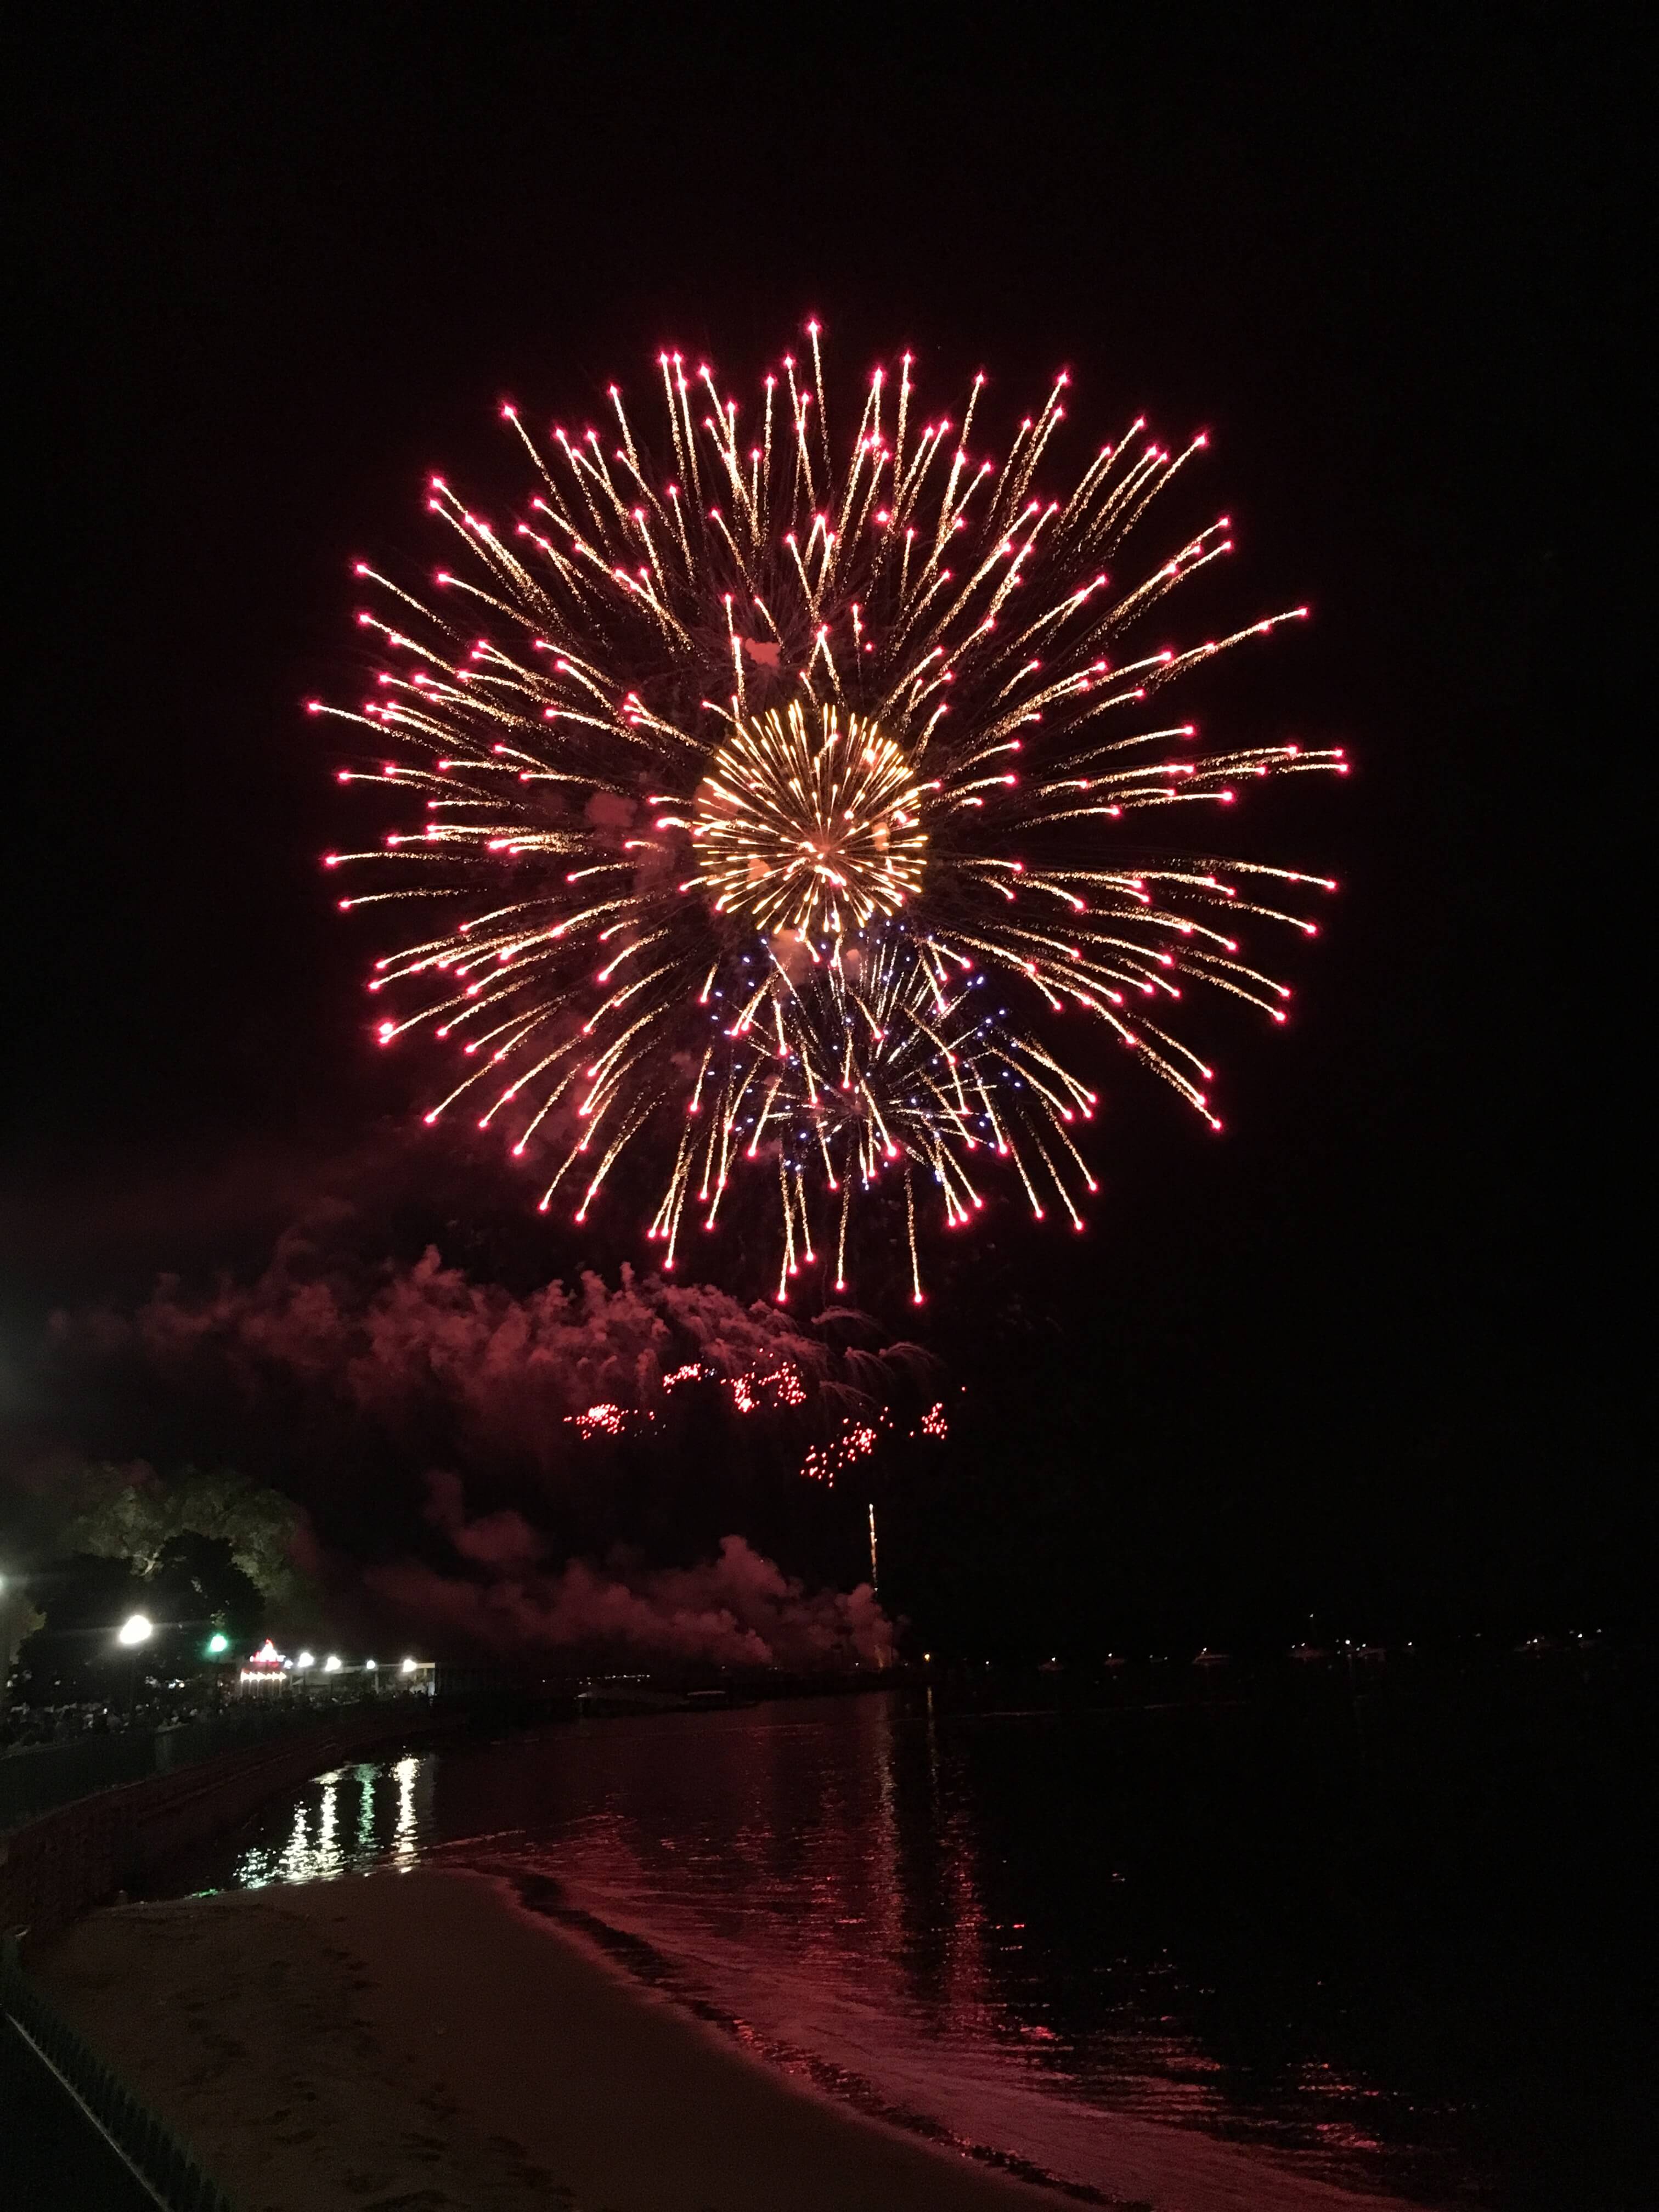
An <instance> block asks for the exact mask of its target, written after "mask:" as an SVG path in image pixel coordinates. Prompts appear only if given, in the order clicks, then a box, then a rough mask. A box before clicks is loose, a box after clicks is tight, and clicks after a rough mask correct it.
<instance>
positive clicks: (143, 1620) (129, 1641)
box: [115, 1613, 155, 1651]
mask: <svg viewBox="0 0 1659 2212" xmlns="http://www.w3.org/2000/svg"><path fill="white" fill-rule="evenodd" d="M154 1635H155V1622H154V1621H153V1620H151V1619H150V1617H149V1614H148V1613H129V1614H128V1615H127V1617H126V1619H125V1620H124V1621H123V1622H122V1623H121V1626H119V1628H118V1629H117V1630H116V1632H115V1640H116V1642H117V1643H118V1644H125V1647H126V1649H127V1650H129V1651H136V1650H137V1648H138V1646H139V1645H140V1644H148V1643H149V1639H150V1638H151V1637H152V1636H154Z"/></svg>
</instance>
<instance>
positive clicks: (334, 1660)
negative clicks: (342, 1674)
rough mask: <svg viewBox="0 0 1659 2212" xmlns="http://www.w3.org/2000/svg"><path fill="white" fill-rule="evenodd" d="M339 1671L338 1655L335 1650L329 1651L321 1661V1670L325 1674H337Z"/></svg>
mask: <svg viewBox="0 0 1659 2212" xmlns="http://www.w3.org/2000/svg"><path fill="white" fill-rule="evenodd" d="M339 1671H340V1655H339V1653H338V1652H337V1651H331V1652H330V1653H329V1655H328V1656H327V1658H326V1659H325V1660H324V1662H323V1672H324V1674H338V1673H339Z"/></svg>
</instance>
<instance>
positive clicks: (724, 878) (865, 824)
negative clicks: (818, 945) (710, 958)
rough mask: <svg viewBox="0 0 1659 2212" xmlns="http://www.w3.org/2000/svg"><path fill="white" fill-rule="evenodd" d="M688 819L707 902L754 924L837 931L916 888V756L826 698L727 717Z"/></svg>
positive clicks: (809, 933)
mask: <svg viewBox="0 0 1659 2212" xmlns="http://www.w3.org/2000/svg"><path fill="white" fill-rule="evenodd" d="M690 829H691V836H692V840H693V842H694V843H695V845H696V852H697V858H698V860H699V861H700V863H701V864H702V876H701V881H702V884H703V886H704V888H705V889H706V890H708V895H709V896H710V898H711V899H712V901H713V902H714V909H715V911H716V912H717V913H720V914H732V915H743V916H744V918H745V919H746V920H748V921H752V922H753V923H754V925H755V927H757V929H761V930H763V931H769V932H780V931H791V932H793V933H796V934H798V935H799V936H802V937H806V938H811V939H822V938H825V937H840V936H842V935H844V934H846V933H848V932H850V931H856V930H861V929H864V928H866V927H868V926H869V925H870V923H871V922H872V921H879V920H881V919H882V918H883V917H884V916H885V915H891V914H894V913H896V911H897V910H898V908H900V907H901V906H902V905H903V904H904V902H905V901H906V900H907V899H911V898H914V897H915V895H916V893H917V892H918V891H919V890H921V880H922V871H923V866H924V863H925V860H926V857H927V833H926V831H925V830H924V829H923V828H922V787H921V781H920V779H919V777H918V775H917V773H916V769H915V763H914V762H913V760H912V759H911V757H910V755H909V754H908V752H907V751H906V750H904V748H903V747H902V745H899V744H895V743H894V741H893V739H892V738H889V737H888V736H886V735H885V734H884V732H882V731H881V730H880V729H879V728H878V726H876V724H875V723H874V722H873V721H872V720H868V719H866V718H865V717H862V716H860V715H858V714H842V712H841V711H840V710H839V709H838V708H834V707H825V708H822V709H821V710H820V711H819V713H818V714H817V716H816V717H814V718H813V719H812V720H808V717H807V714H805V711H803V709H802V708H800V707H799V706H792V707H790V708H788V709H787V712H786V713H783V714H780V713H778V712H777V711H776V710H775V709H773V710H771V711H769V712H768V713H766V714H757V715H753V716H751V717H750V719H749V720H746V721H744V722H742V723H740V724H738V725H737V726H734V727H733V728H732V730H731V731H730V732H729V733H728V735H727V736H726V738H725V740H724V741H723V742H722V744H720V748H719V750H717V751H716V752H715V753H714V757H712V759H711V760H710V762H709V763H708V772H707V774H706V775H705V776H704V777H703V780H702V782H701V783H700V784H699V785H698V787H697V793H696V799H695V801H694V803H693V807H692V817H691V823H690Z"/></svg>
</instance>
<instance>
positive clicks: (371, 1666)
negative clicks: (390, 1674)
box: [363, 1659, 377, 1674]
mask: <svg viewBox="0 0 1659 2212" xmlns="http://www.w3.org/2000/svg"><path fill="white" fill-rule="evenodd" d="M363 1665H364V1667H365V1668H367V1669H368V1672H369V1673H370V1674H374V1673H375V1672H376V1671H377V1670H376V1668H375V1664H374V1661H373V1660H372V1659H365V1660H364V1662H363Z"/></svg>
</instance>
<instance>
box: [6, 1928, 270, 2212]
mask: <svg viewBox="0 0 1659 2212" xmlns="http://www.w3.org/2000/svg"><path fill="white" fill-rule="evenodd" d="M0 2014H3V2015H4V2016H5V2018H6V2020H7V2021H9V2022H10V2024H11V2026H12V2027H14V2028H15V2030H16V2032H17V2033H18V2035H19V2036H20V2037H21V2039H22V2041H23V2042H24V2044H25V2045H27V2048H28V2049H29V2050H30V2051H32V2052H33V2055H34V2057H35V2058H36V2059H37V2060H38V2061H39V2062H40V2064H41V2065H43V2066H44V2067H46V2069H47V2070H48V2071H49V2072H50V2073H51V2074H52V2075H54V2076H55V2078H56V2079H57V2081H58V2082H59V2083H60V2084H61V2085H62V2087H64V2089H65V2090H67V2091H68V2093H69V2094H70V2096H71V2097H72V2098H73V2099H74V2100H75V2102H76V2105H77V2106H79V2107H80V2109H81V2111H82V2112H83V2113H84V2114H85V2115H86V2117H87V2118H88V2120H89V2121H90V2122H91V2123H92V2124H93V2125H94V2127H96V2128H97V2129H98V2130H99V2132H100V2134H101V2135H102V2136H103V2137H104V2138H105V2140H106V2142H108V2143H109V2144H110V2145H111V2146H112V2148H113V2149H114V2150H115V2151H116V2152H117V2154H118V2155H119V2156H120V2158H121V2159H122V2160H123V2161H124V2162H125V2164H126V2165H127V2166H129V2167H130V2168H131V2171H132V2172H133V2173H134V2174H135V2175H136V2176H137V2179H138V2180H139V2181H140V2182H141V2183H142V2184H143V2186H144V2188H145V2189H146V2190H147V2191H149V2195H150V2196H151V2197H153V2198H154V2199H155V2203H157V2204H158V2205H160V2206H161V2207H162V2208H163V2212H233V2208H232V2206H231V2203H230V2199H229V2198H228V2197H227V2196H226V2195H225V2193H224V2191H223V2190H222V2189H221V2188H220V2187H219V2185H218V2184H217V2183H216V2182H215V2181H214V2180H213V2179H211V2178H210V2176H209V2175H208V2174H207V2173H206V2172H204V2169H203V2167H202V2165H201V2163H200V2161H199V2160H197V2157H196V2155H195V2154H194V2153H193V2152H192V2151H191V2150H190V2149H188V2148H186V2146H185V2144H183V2143H182V2142H179V2138H178V2137H177V2136H175V2135H174V2134H173V2132H172V2130H170V2129H169V2128H168V2127H167V2126H166V2125H165V2124H164V2123H163V2122H162V2121H161V2120H159V2119H158V2118H156V2116H155V2113H154V2112H151V2111H150V2110H149V2106H147V2105H144V2104H143V2103H141V2102H140V2100H138V2099H137V2097H135V2096H134V2095H133V2093H132V2092H131V2089H129V2088H128V2087H127V2086H126V2084H125V2082H124V2081H122V2080H121V2079H120V2077H119V2075H117V2074H115V2073H114V2072H112V2069H110V2068H109V2067H108V2066H106V2064H105V2063H104V2061H103V2060H102V2059H101V2058H100V2057H98V2055H97V2053H96V2052H95V2051H91V2050H89V2049H88V2046H87V2045H85V2044H84V2043H82V2040H81V2039H80V2037H79V2036H78V2035H77V2034H76V2033H75V2030H74V2029H73V2028H72V2027H70V2026H69V2024H68V2023H67V2021H63V2020H60V2019H59V2018H58V2015H57V2014H56V2013H55V2012H54V2011H53V2010H52V2007H51V2006H50V2005H49V2004H48V2003H47V2002H46V1999H45V1998H44V1997H43V1996H41V1994H40V1990H37V1989H36V1988H35V1986H34V1984H33V1982H31V1981H30V1980H29V1978H28V1977H27V1974H26V1973H25V1972H23V1969H22V1966H21V1964H20V1963H19V1960H18V1956H17V1942H16V1938H15V1936H6V1937H5V1939H4V1942H3V1947H0Z"/></svg>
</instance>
